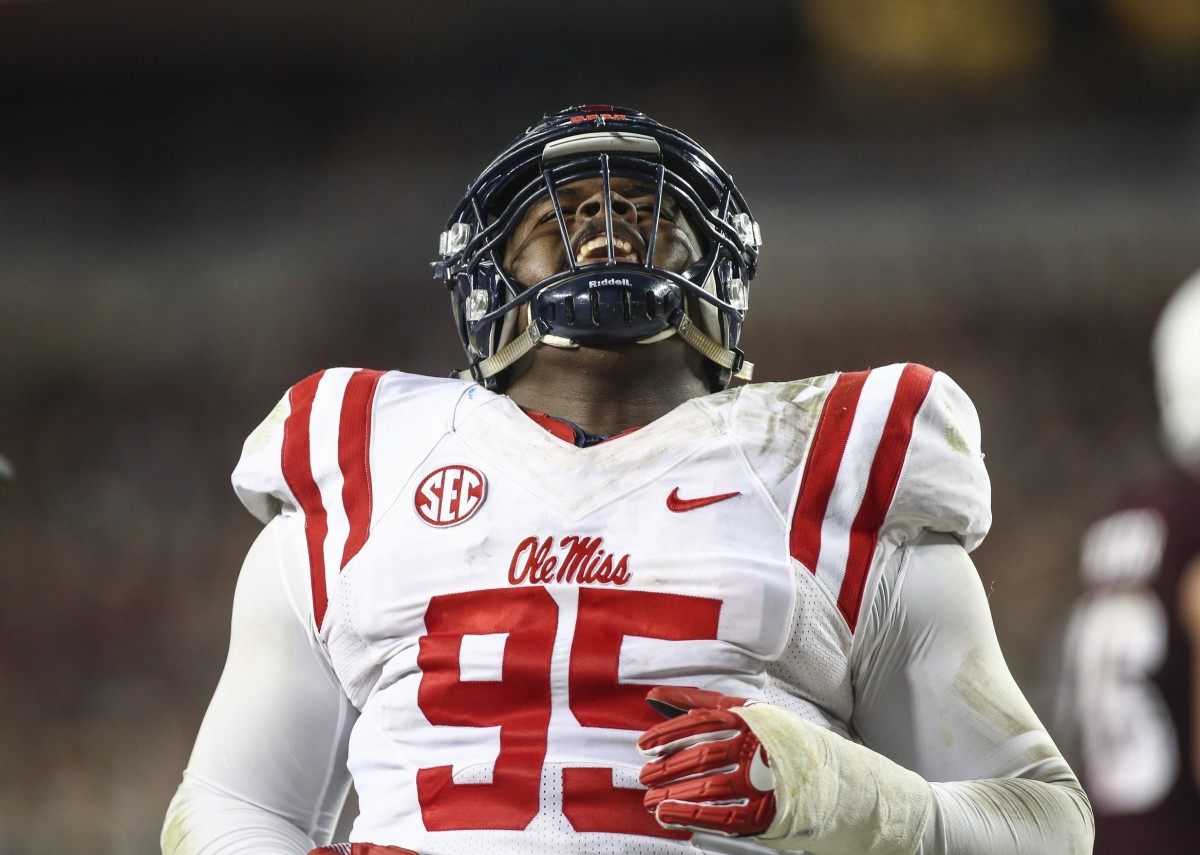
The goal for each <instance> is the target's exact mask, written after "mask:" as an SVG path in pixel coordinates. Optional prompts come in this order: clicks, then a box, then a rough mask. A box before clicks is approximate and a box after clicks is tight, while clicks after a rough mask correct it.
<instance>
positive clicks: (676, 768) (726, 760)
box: [638, 739, 741, 787]
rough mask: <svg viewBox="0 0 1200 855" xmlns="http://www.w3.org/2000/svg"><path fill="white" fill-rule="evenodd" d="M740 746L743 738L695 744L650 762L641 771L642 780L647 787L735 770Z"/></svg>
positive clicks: (639, 776) (639, 775) (639, 778)
mask: <svg viewBox="0 0 1200 855" xmlns="http://www.w3.org/2000/svg"><path fill="white" fill-rule="evenodd" d="M740 749H741V746H740V744H739V740H734V739H727V740H724V741H722V742H705V743H703V744H702V745H694V746H692V747H690V748H685V749H684V750H682V751H680V752H678V753H677V754H671V755H669V756H667V757H665V758H663V759H662V760H652V761H651V762H649V763H647V764H646V765H645V766H643V767H642V771H641V772H640V773H639V774H638V780H639V781H641V782H642V784H643V785H645V786H647V787H661V786H663V785H665V784H669V783H671V782H672V781H682V780H686V779H688V778H695V777H697V776H698V775H706V774H712V773H714V772H732V771H733V770H734V769H736V768H737V764H738V757H739V753H740Z"/></svg>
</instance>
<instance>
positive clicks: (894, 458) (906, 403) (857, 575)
mask: <svg viewBox="0 0 1200 855" xmlns="http://www.w3.org/2000/svg"><path fill="white" fill-rule="evenodd" d="M933 375H934V372H933V371H932V370H931V369H929V368H926V367H925V366H923V365H912V364H910V365H906V366H905V367H904V371H903V372H902V373H901V375H900V380H899V382H898V383H897V385H896V395H895V397H894V398H893V399H892V406H891V409H890V410H889V411H888V417H887V423H886V425H885V427H884V429H883V436H882V437H881V438H880V440H879V447H878V449H877V450H876V452H875V459H874V460H873V461H872V462H871V474H870V475H869V477H868V478H867V484H866V492H865V493H864V495H863V499H862V504H861V505H860V506H859V509H858V514H857V515H855V518H854V523H853V525H852V526H851V528H850V549H849V554H848V556H847V560H846V575H845V577H844V579H843V580H842V588H841V592H840V593H839V594H838V610H839V611H840V612H841V613H842V616H843V617H845V619H846V623H847V624H849V625H850V631H851V632H853V631H854V629H855V627H856V626H857V624H858V614H859V609H860V607H861V606H862V597H863V591H864V589H865V587H866V582H867V574H868V572H869V571H870V569H871V558H872V556H873V555H874V553H875V544H876V542H877V541H878V539H879V529H880V527H881V526H882V525H883V520H884V517H885V516H886V515H887V511H888V508H889V507H891V504H892V498H893V497H894V496H895V494H896V485H897V484H898V483H899V481H900V472H901V470H902V469H903V468H904V460H905V458H906V457H907V456H908V445H909V442H910V440H911V439H912V432H913V423H914V422H915V421H916V418H917V413H918V412H919V411H920V409H921V405H922V404H923V403H924V402H925V398H926V396H927V395H928V394H929V387H930V386H931V385H932V384H933Z"/></svg>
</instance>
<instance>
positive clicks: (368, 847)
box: [308, 843, 417, 855]
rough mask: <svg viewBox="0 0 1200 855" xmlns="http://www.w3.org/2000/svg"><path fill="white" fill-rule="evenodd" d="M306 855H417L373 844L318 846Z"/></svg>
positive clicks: (404, 850)
mask: <svg viewBox="0 0 1200 855" xmlns="http://www.w3.org/2000/svg"><path fill="white" fill-rule="evenodd" d="M308 855H417V853H416V852H413V851H412V850H411V849H401V848H400V847H399V846H377V845H375V844H374V843H334V844H332V845H330V846H319V847H317V848H316V849H314V850H312V851H311V852H309V853H308Z"/></svg>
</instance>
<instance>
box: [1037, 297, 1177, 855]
mask: <svg viewBox="0 0 1200 855" xmlns="http://www.w3.org/2000/svg"><path fill="white" fill-rule="evenodd" d="M1154 359H1155V371H1156V375H1157V377H1156V379H1157V382H1158V391H1159V399H1160V407H1161V410H1162V420H1163V424H1162V426H1163V435H1164V440H1165V445H1166V448H1167V451H1168V452H1169V454H1170V456H1171V457H1172V458H1173V460H1174V463H1175V467H1174V468H1173V469H1172V470H1171V471H1169V472H1166V473H1164V474H1162V475H1161V476H1158V477H1155V478H1151V479H1148V480H1147V481H1146V482H1144V483H1142V484H1140V485H1138V486H1136V487H1134V488H1133V489H1130V490H1129V491H1128V492H1127V494H1126V496H1125V497H1124V499H1123V500H1122V501H1121V502H1120V503H1119V504H1118V505H1117V506H1116V507H1115V509H1114V510H1113V511H1112V512H1110V513H1108V514H1106V515H1105V516H1104V517H1102V518H1101V519H1099V520H1098V521H1097V522H1095V523H1093V524H1092V525H1091V527H1089V528H1088V530H1087V532H1086V533H1085V535H1084V537H1083V542H1082V556H1081V569H1082V574H1083V585H1084V593H1083V596H1082V597H1081V599H1080V600H1079V603H1078V605H1077V606H1076V608H1075V610H1074V613H1073V615H1072V618H1071V623H1070V629H1069V632H1068V635H1067V661H1068V679H1067V680H1066V681H1065V682H1064V684H1063V687H1062V688H1063V695H1062V700H1063V703H1062V705H1061V709H1060V717H1062V718H1063V719H1064V721H1063V723H1062V726H1063V728H1064V731H1066V732H1070V733H1071V734H1072V737H1073V742H1074V743H1075V747H1076V750H1077V751H1078V753H1079V760H1080V767H1081V776H1082V778H1083V781H1084V785H1085V787H1086V789H1087V792H1088V795H1089V796H1090V798H1091V801H1092V805H1093V807H1094V809H1095V815H1096V844H1095V852H1096V855H1128V853H1137V852H1154V853H1156V855H1184V853H1189V855H1190V853H1193V852H1196V851H1197V847H1198V846H1200V789H1198V787H1197V779H1198V778H1200V756H1198V750H1200V749H1198V746H1197V723H1198V722H1200V698H1198V697H1197V688H1198V681H1197V668H1200V656H1198V651H1200V277H1194V278H1193V279H1192V280H1191V281H1189V282H1188V283H1186V284H1185V285H1184V287H1183V288H1181V289H1180V291H1179V292H1178V294H1177V295H1176V296H1175V297H1174V298H1173V299H1172V300H1171V302H1170V304H1169V305H1168V307H1167V309H1166V311H1165V312H1164V313H1163V317H1162V320H1161V321H1160V323H1159V326H1158V330H1157V332H1156V335H1155V340H1154Z"/></svg>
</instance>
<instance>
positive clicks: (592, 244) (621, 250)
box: [575, 234, 641, 264]
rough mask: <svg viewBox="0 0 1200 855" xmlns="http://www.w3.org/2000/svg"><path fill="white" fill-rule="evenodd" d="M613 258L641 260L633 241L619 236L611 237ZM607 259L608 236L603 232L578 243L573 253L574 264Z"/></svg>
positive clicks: (635, 261)
mask: <svg viewBox="0 0 1200 855" xmlns="http://www.w3.org/2000/svg"><path fill="white" fill-rule="evenodd" d="M613 259H614V260H615V261H625V262H634V263H637V262H640V261H641V258H640V257H639V256H638V251H637V249H636V248H635V247H634V245H633V242H632V241H628V240H626V239H625V238H620V237H614V238H613ZM607 260H608V236H607V235H603V234H601V235H597V236H596V237H593V238H589V239H588V240H585V241H584V242H583V243H581V244H580V245H579V249H578V251H577V252H576V253H575V263H576V264H595V263H597V262H600V261H607Z"/></svg>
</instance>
